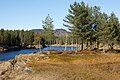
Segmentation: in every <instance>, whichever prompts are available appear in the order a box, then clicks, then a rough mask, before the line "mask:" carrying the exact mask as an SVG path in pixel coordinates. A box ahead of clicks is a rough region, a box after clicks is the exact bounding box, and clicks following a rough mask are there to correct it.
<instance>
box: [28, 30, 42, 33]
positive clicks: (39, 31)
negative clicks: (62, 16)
mask: <svg viewBox="0 0 120 80" xmlns="http://www.w3.org/2000/svg"><path fill="white" fill-rule="evenodd" d="M30 31H32V32H38V33H42V29H32V30H30Z"/></svg>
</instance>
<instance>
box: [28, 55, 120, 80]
mask: <svg viewBox="0 0 120 80" xmlns="http://www.w3.org/2000/svg"><path fill="white" fill-rule="evenodd" d="M49 57H50V58H49V59H46V60H38V59H37V60H36V59H34V57H33V59H31V60H30V61H29V62H28V63H27V66H29V67H32V68H33V70H34V71H35V73H33V74H31V75H30V76H29V77H28V79H30V80H120V54H80V55H70V54H50V55H49Z"/></svg>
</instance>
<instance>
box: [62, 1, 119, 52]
mask: <svg viewBox="0 0 120 80" xmlns="http://www.w3.org/2000/svg"><path fill="white" fill-rule="evenodd" d="M68 11H69V14H68V15H67V16H66V17H65V19H64V20H63V21H64V22H65V24H63V25H64V26H66V27H68V29H69V30H70V31H71V32H72V34H73V36H74V39H76V40H78V41H79V43H81V50H83V44H85V43H87V44H86V45H88V43H89V45H90V46H91V49H92V45H93V44H94V43H96V45H97V47H98V46H99V43H103V44H105V45H106V44H107V45H108V46H110V48H112V47H113V45H115V44H118V43H119V40H120V25H119V20H118V18H117V17H116V15H115V14H114V13H111V15H110V16H108V15H107V14H105V13H102V12H101V11H100V7H98V6H93V7H90V6H89V5H86V4H85V3H84V2H83V1H82V2H81V3H77V2H74V4H71V5H70V9H68Z"/></svg>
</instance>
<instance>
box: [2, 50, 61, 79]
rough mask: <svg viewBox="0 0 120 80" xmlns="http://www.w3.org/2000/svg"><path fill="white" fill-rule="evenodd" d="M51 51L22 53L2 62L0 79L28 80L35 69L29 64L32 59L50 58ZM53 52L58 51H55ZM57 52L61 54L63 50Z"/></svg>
mask: <svg viewBox="0 0 120 80" xmlns="http://www.w3.org/2000/svg"><path fill="white" fill-rule="evenodd" d="M49 53H50V52H49V51H46V52H44V54H41V53H39V52H37V53H32V54H22V55H18V56H16V58H15V59H13V60H9V61H3V62H0V80H27V77H28V76H30V74H32V73H34V70H32V68H31V67H30V66H27V64H28V63H29V62H31V61H37V60H39V61H40V60H44V59H48V58H49V57H48V54H49ZM53 53H56V52H55V51H53ZM57 53H59V54H61V53H62V52H61V51H57Z"/></svg>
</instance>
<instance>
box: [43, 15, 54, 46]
mask: <svg viewBox="0 0 120 80" xmlns="http://www.w3.org/2000/svg"><path fill="white" fill-rule="evenodd" d="M53 22H54V21H53V18H51V17H50V16H49V14H48V16H47V17H46V18H45V20H44V21H42V23H43V25H42V26H43V32H42V35H43V37H44V39H45V40H46V43H47V44H48V45H49V44H51V43H52V41H53V40H54V30H53V28H54V25H53Z"/></svg>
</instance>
